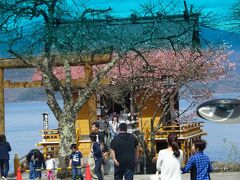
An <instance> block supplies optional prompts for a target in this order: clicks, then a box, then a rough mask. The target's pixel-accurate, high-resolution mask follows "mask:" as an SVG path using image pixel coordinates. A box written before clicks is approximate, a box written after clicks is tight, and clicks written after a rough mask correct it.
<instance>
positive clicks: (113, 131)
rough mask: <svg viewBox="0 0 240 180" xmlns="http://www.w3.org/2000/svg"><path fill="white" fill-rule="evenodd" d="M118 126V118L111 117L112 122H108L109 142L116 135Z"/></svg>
mask: <svg viewBox="0 0 240 180" xmlns="http://www.w3.org/2000/svg"><path fill="white" fill-rule="evenodd" d="M118 126H119V123H118V117H117V116H113V117H112V121H110V122H109V129H110V135H111V140H112V139H113V138H114V137H115V136H116V135H117V131H118Z"/></svg>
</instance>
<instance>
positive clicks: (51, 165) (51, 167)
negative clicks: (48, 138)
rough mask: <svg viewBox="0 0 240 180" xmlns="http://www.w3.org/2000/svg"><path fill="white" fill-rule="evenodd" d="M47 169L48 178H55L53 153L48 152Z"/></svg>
mask: <svg viewBox="0 0 240 180" xmlns="http://www.w3.org/2000/svg"><path fill="white" fill-rule="evenodd" d="M46 169H47V178H48V180H50V179H52V180H54V172H53V170H54V169H55V160H54V159H53V156H52V154H51V153H47V160H46Z"/></svg>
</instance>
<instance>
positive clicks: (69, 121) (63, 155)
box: [57, 113, 76, 179]
mask: <svg viewBox="0 0 240 180" xmlns="http://www.w3.org/2000/svg"><path fill="white" fill-rule="evenodd" d="M59 134H60V142H59V167H61V168H63V170H62V171H59V172H58V174H57V177H58V178H60V179H62V178H66V177H67V176H68V173H67V171H66V169H65V168H66V167H67V166H68V163H69V158H68V157H69V155H70V154H71V149H70V146H71V144H75V143H76V132H75V116H74V115H73V114H72V113H65V115H63V116H62V118H61V119H60V120H59Z"/></svg>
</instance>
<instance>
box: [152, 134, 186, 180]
mask: <svg viewBox="0 0 240 180" xmlns="http://www.w3.org/2000/svg"><path fill="white" fill-rule="evenodd" d="M167 141H168V148H167V149H163V150H160V151H159V153H158V159H157V164H156V168H157V171H159V172H161V174H160V178H161V180H181V163H182V160H183V152H182V150H180V149H179V147H178V138H177V134H176V133H171V134H169V135H168V138H167Z"/></svg>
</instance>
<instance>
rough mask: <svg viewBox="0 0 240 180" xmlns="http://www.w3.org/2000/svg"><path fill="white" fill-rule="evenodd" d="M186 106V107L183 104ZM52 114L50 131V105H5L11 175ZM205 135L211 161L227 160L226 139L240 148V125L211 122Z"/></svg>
mask: <svg viewBox="0 0 240 180" xmlns="http://www.w3.org/2000/svg"><path fill="white" fill-rule="evenodd" d="M181 106H184V104H181ZM43 112H47V113H49V126H50V128H57V121H56V119H55V117H54V115H53V114H52V112H51V110H50V109H49V107H48V106H47V104H46V103H43V102H39V103H34V102H31V103H7V104H5V118H6V135H7V140H8V141H9V143H10V144H11V146H12V152H11V160H10V165H11V171H13V157H14V154H18V155H19V157H22V156H23V155H25V154H27V153H28V151H29V150H31V149H33V148H35V147H36V146H35V144H36V143H37V142H39V141H40V140H41V132H40V130H42V129H43V123H42V121H43V120H42V119H43V118H42V113H43ZM204 131H205V132H207V133H208V135H207V136H205V137H204V139H206V140H207V142H208V146H207V149H206V152H207V153H208V154H209V156H210V158H211V160H218V161H224V160H226V152H225V151H224V148H223V147H224V143H223V139H224V138H226V139H228V140H231V141H232V142H235V143H236V144H238V145H240V141H239V139H240V125H219V124H215V123H211V122H205V123H204Z"/></svg>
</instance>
